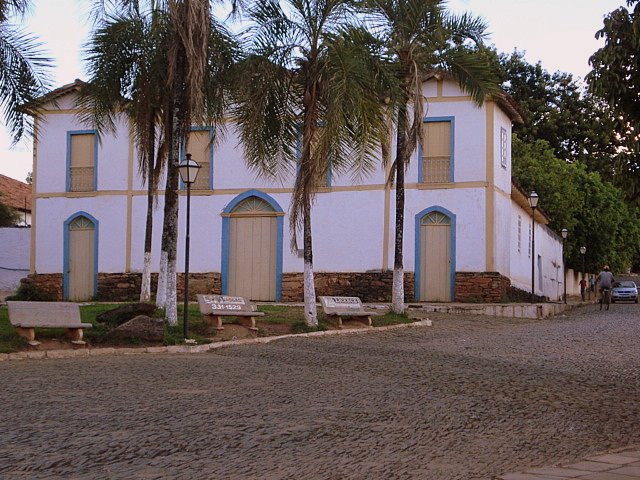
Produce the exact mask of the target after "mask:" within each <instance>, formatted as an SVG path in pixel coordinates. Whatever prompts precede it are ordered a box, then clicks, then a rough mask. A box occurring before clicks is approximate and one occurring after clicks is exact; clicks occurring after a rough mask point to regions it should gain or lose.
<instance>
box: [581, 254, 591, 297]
mask: <svg viewBox="0 0 640 480" xmlns="http://www.w3.org/2000/svg"><path fill="white" fill-rule="evenodd" d="M585 253H587V247H580V255H582V277H583V278H587V274H586V273H585V271H584V254H585ZM589 298H591V291H589ZM583 300H584V299H583Z"/></svg>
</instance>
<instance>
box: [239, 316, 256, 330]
mask: <svg viewBox="0 0 640 480" xmlns="http://www.w3.org/2000/svg"><path fill="white" fill-rule="evenodd" d="M238 323H239V324H240V325H242V326H243V327H247V328H248V329H249V330H253V331H254V332H255V331H257V330H258V329H257V328H256V317H238Z"/></svg>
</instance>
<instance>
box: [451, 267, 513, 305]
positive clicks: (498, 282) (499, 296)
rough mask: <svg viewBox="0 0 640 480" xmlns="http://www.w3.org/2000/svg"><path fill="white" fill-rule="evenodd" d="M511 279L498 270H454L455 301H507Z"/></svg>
mask: <svg viewBox="0 0 640 480" xmlns="http://www.w3.org/2000/svg"><path fill="white" fill-rule="evenodd" d="M510 285H511V281H510V280H509V279H508V278H507V277H505V276H503V275H500V274H499V273H498V272H456V291H455V301H456V302H469V303H501V302H506V301H507V292H508V291H509V287H510Z"/></svg>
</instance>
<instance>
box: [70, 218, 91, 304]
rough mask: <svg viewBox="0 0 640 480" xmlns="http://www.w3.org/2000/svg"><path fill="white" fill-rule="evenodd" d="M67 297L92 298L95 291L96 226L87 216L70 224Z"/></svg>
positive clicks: (80, 299)
mask: <svg viewBox="0 0 640 480" xmlns="http://www.w3.org/2000/svg"><path fill="white" fill-rule="evenodd" d="M68 248H69V265H68V276H69V282H68V288H69V291H68V292H67V299H68V300H74V301H84V300H90V299H91V298H92V297H93V295H94V293H95V273H96V272H95V226H94V225H93V222H91V220H89V219H88V218H86V217H82V216H81V217H78V218H76V219H74V220H73V221H72V222H71V223H70V224H69V246H68Z"/></svg>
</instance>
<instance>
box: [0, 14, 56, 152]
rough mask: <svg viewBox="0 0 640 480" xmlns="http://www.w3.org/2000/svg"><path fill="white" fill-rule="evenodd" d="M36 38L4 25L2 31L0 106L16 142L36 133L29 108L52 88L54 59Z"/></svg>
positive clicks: (16, 28)
mask: <svg viewBox="0 0 640 480" xmlns="http://www.w3.org/2000/svg"><path fill="white" fill-rule="evenodd" d="M41 47H42V44H41V43H39V42H38V41H37V40H36V38H35V37H33V36H32V35H29V34H27V33H25V32H24V31H23V30H21V29H20V28H18V27H15V26H11V25H8V24H6V23H3V24H2V25H1V28H0V105H1V106H2V111H3V116H4V120H5V123H6V125H7V127H8V128H9V131H10V132H11V136H12V138H13V141H14V143H15V142H17V141H19V140H20V138H22V136H23V135H24V134H25V133H29V134H31V133H33V121H32V118H31V117H30V116H29V115H28V105H29V103H31V102H33V101H34V100H35V99H36V98H38V97H39V96H40V95H41V94H42V93H44V91H45V90H46V89H47V88H48V87H49V86H50V80H49V78H50V77H49V75H50V68H51V66H52V64H51V60H50V59H49V58H48V57H46V56H45V54H44V52H43V51H42V50H41Z"/></svg>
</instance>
